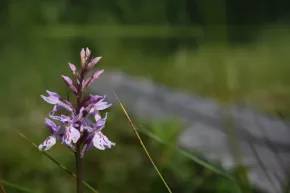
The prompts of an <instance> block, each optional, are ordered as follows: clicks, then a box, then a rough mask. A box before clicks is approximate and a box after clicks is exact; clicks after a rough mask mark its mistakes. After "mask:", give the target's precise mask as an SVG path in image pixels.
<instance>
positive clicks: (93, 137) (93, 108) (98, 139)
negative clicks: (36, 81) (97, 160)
mask: <svg viewBox="0 0 290 193" xmlns="http://www.w3.org/2000/svg"><path fill="white" fill-rule="evenodd" d="M80 55H81V71H80V72H79V71H78V70H77V68H76V67H75V65H74V64H71V63H69V68H70V70H71V72H72V73H73V76H74V78H73V79H71V78H69V77H68V76H62V77H63V79H64V82H65V83H66V84H67V85H68V87H69V88H70V89H71V90H72V91H73V93H74V95H75V97H76V104H73V103H71V102H70V101H69V100H66V99H64V98H62V97H60V95H58V94H57V93H55V92H51V91H48V90H47V91H46V92H47V96H43V95H41V97H42V98H43V99H44V100H45V101H46V102H47V103H49V104H52V105H53V108H52V110H51V112H50V113H49V117H50V119H49V118H45V125H46V126H47V127H48V128H49V129H50V131H51V135H50V136H49V137H48V138H47V139H46V140H45V141H44V142H43V143H42V144H40V145H39V149H40V150H44V151H46V150H48V149H50V148H51V147H52V146H53V145H55V144H56V141H60V142H61V143H62V144H65V145H66V146H67V147H69V148H70V149H71V150H73V151H74V152H81V153H80V157H83V155H84V153H85V152H86V151H88V150H89V149H90V148H91V147H93V146H95V147H96V148H98V149H100V150H104V149H106V148H111V147H112V146H115V143H113V142H111V141H110V140H109V139H108V138H107V137H106V136H105V135H104V134H103V133H102V129H103V128H104V127H105V124H106V119H107V113H106V114H105V116H104V117H103V118H102V116H101V113H100V111H102V110H105V109H107V108H109V107H110V106H111V104H110V103H108V102H106V101H105V99H106V96H99V95H89V96H85V91H86V89H87V88H88V87H89V86H90V85H91V84H92V83H93V82H94V80H96V79H98V78H99V76H100V75H101V74H102V73H103V72H104V70H100V71H96V72H94V73H92V75H91V76H89V77H88V78H86V77H87V75H88V73H89V72H90V71H91V70H92V68H93V67H94V66H95V64H96V63H97V62H98V61H99V60H100V59H101V57H96V58H93V57H91V51H90V50H89V49H88V48H87V49H86V51H85V50H84V49H82V50H81V53H80Z"/></svg>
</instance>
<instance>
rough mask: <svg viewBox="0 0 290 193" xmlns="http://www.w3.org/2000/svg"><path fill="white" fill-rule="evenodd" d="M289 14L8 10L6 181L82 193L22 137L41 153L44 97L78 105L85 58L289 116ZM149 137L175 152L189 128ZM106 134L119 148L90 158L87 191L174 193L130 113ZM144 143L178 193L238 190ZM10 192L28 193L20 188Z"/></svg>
mask: <svg viewBox="0 0 290 193" xmlns="http://www.w3.org/2000/svg"><path fill="white" fill-rule="evenodd" d="M205 2H208V3H205ZM289 4H290V3H288V2H286V1H282V0H279V1H275V3H274V2H272V1H263V4H261V3H258V2H252V1H249V0H247V1H245V0H244V1H238V0H236V1H230V2H226V1H222V0H212V1H201V0H195V1H194V0H179V1H174V0H160V1H153V0H147V1H135V0H118V1H117V0H114V1H93V0H89V1H84V2H83V1H76V0H73V1H64V0H57V1H51V0H49V1H48V0H42V1H40V0H31V1H16V0H3V1H1V3H0V15H1V17H0V23H1V30H0V42H1V43H0V73H1V76H0V80H1V81H0V88H1V98H0V99H1V101H2V102H1V106H0V109H1V110H0V123H1V130H0V132H1V134H0V141H1V147H0V158H1V159H0V179H2V180H6V181H9V182H12V183H15V184H18V185H21V186H24V187H27V188H29V189H31V190H33V191H35V192H74V191H75V179H73V177H71V176H69V175H67V174H66V173H65V172H63V171H62V170H61V169H59V168H58V166H57V165H55V164H54V163H52V162H51V161H50V160H49V159H47V158H46V157H45V156H43V155H42V154H41V153H39V152H38V151H37V150H36V149H35V148H34V147H32V146H31V144H29V143H27V142H26V141H25V140H23V139H22V138H20V137H19V136H18V135H17V134H16V132H15V129H18V130H20V131H22V132H23V133H25V134H26V135H27V136H28V137H29V138H30V139H31V140H33V141H35V142H36V143H40V142H42V141H43V140H44V139H45V136H46V135H47V134H48V130H47V129H46V128H44V125H43V120H44V117H46V116H47V113H48V112H49V110H50V106H49V105H46V104H45V103H44V102H43V101H42V99H41V98H40V97H39V95H40V94H43V93H44V92H45V89H48V90H52V91H56V92H59V93H60V94H62V95H66V88H65V86H64V84H63V81H62V80H61V78H60V75H61V74H69V70H68V68H67V63H68V62H72V63H75V64H78V61H79V51H80V48H82V47H89V48H91V50H92V52H93V54H94V55H101V56H103V59H102V61H101V62H100V63H99V65H98V66H97V68H104V69H105V70H108V71H109V70H121V71H125V72H128V73H130V74H132V75H136V76H146V77H148V78H151V79H153V80H154V81H155V82H156V83H160V84H164V85H168V86H171V87H175V88H179V89H181V90H184V91H187V92H191V93H193V94H198V95H201V96H206V97H214V98H216V99H218V100H220V101H223V102H231V101H239V102H247V103H252V104H255V105H258V106H259V107H260V108H261V109H262V110H264V111H266V112H268V113H279V114H280V115H282V116H284V117H285V116H286V117H287V114H288V112H289V110H288V109H289V107H290V103H289V101H288V100H287V99H288V98H289V92H288V89H289V75H288V74H289V71H290V65H289V64H290V55H289V54H288V52H289V50H290V49H289V48H290V44H289V41H290V36H289V29H290V28H289V27H288V26H287V22H288V19H289V16H290V14H289V13H288V12H287V8H286V7H287V6H289ZM132 117H134V115H132ZM148 129H151V131H152V132H153V133H155V134H156V135H158V136H159V137H162V138H163V139H165V140H166V141H167V142H169V143H170V144H173V145H174V144H175V142H176V137H177V133H178V131H180V129H182V128H181V127H180V126H179V125H178V124H175V123H174V124H173V123H171V122H169V123H164V124H163V123H162V124H159V123H156V125H151V126H149V127H148ZM104 132H105V133H106V134H107V135H108V136H110V139H111V140H112V141H114V142H116V143H117V146H116V147H115V148H113V149H112V150H109V151H98V150H92V151H90V152H89V153H88V155H87V156H86V158H85V167H84V168H85V171H84V174H85V180H86V181H87V182H89V183H90V184H92V186H94V187H95V188H96V189H97V190H99V191H100V192H110V193H113V192H121V193H122V192H126V193H128V192H132V193H133V192H139V193H142V192H166V189H165V187H164V186H163V184H162V182H161V180H160V179H159V177H158V175H157V174H156V172H155V171H154V169H153V167H152V165H151V164H150V162H149V161H148V159H147V157H146V156H145V154H144V152H143V150H142V148H141V146H140V145H139V142H138V140H137V138H136V137H135V134H134V132H133V131H132V129H131V128H130V126H129V124H128V123H127V121H126V119H125V118H124V115H123V114H122V112H121V111H120V110H119V107H113V108H112V109H111V113H110V114H109V119H108V126H107V128H106V129H105V131H104ZM143 137H144V139H145V144H146V145H147V146H148V149H149V150H150V152H152V156H153V158H154V160H155V161H156V163H157V165H158V166H159V167H160V169H161V172H162V173H163V175H164V177H165V179H166V180H167V182H168V184H169V186H170V187H171V188H172V191H173V192H178V193H180V192H184V193H190V192H210V193H212V192H217V193H227V192H228V193H232V192H235V191H234V190H235V185H234V183H233V182H232V181H229V180H227V179H226V178H224V177H222V176H220V175H218V174H216V173H214V172H212V171H210V170H208V169H206V168H204V167H202V166H200V165H198V164H196V163H195V162H194V161H193V160H191V159H189V158H188V157H186V156H184V155H181V154H179V153H178V152H176V151H175V150H173V149H172V148H171V147H168V146H164V145H161V144H159V143H157V141H156V140H154V139H152V138H150V137H146V136H145V135H144V136H143ZM50 153H51V154H52V155H53V156H54V157H55V158H56V159H57V160H58V161H59V162H61V163H63V164H64V165H66V166H67V167H68V168H70V169H71V170H74V159H73V155H72V154H71V152H70V151H68V150H67V149H66V148H65V147H63V146H61V145H57V146H55V147H53V148H52V150H50ZM192 155H193V156H194V155H195V154H194V153H192ZM217 165H218V164H217ZM245 189H247V191H248V187H247V188H245ZM6 190H7V192H8V193H11V192H21V191H18V190H16V189H14V188H9V187H8V186H6ZM86 192H89V190H87V191H86Z"/></svg>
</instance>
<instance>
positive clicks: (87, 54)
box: [86, 48, 91, 60]
mask: <svg viewBox="0 0 290 193" xmlns="http://www.w3.org/2000/svg"><path fill="white" fill-rule="evenodd" d="M90 57H91V50H90V49H89V48H86V60H88V59H89V58H90Z"/></svg>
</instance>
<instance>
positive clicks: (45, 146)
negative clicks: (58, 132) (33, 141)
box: [38, 135, 56, 151]
mask: <svg viewBox="0 0 290 193" xmlns="http://www.w3.org/2000/svg"><path fill="white" fill-rule="evenodd" d="M55 143H56V138H55V136H53V135H51V136H49V137H48V138H47V139H46V140H45V141H44V142H43V143H42V144H40V145H39V146H38V149H39V150H44V151H47V150H49V149H50V148H51V147H52V146H54V145H55Z"/></svg>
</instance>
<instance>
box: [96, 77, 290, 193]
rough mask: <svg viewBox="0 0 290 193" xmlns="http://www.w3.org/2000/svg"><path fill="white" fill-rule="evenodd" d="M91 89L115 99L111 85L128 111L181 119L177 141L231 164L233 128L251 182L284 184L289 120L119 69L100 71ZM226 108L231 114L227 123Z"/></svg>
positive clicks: (274, 189)
mask: <svg viewBox="0 0 290 193" xmlns="http://www.w3.org/2000/svg"><path fill="white" fill-rule="evenodd" d="M92 89H93V91H94V92H95V93H97V94H98V93H102V94H106V95H107V97H108V100H109V101H110V102H113V103H114V104H115V105H118V104H117V103H116V99H115V97H114V95H113V92H112V90H115V92H116V93H117V94H118V97H119V98H120V100H121V101H122V103H123V104H124V105H125V106H126V108H127V110H128V111H129V113H131V114H134V116H137V117H138V118H140V119H141V120H144V121H146V122H153V121H154V120H159V121H160V120H169V119H171V118H175V119H179V120H180V121H181V122H182V123H184V126H185V127H184V128H185V129H184V130H183V131H182V132H181V135H180V136H179V144H178V145H179V146H181V147H183V148H186V149H197V150H202V151H204V152H206V153H205V155H204V156H205V157H206V158H207V159H208V160H220V161H221V162H222V165H223V166H224V167H226V168H232V167H234V166H235V162H234V160H233V158H232V154H231V153H230V148H229V147H230V146H231V145H230V144H229V136H228V133H229V132H228V130H227V129H235V133H237V136H236V137H237V138H238V143H237V144H238V146H239V148H240V149H239V150H237V151H240V154H241V155H242V158H243V163H244V164H245V165H246V166H247V167H249V176H250V180H251V182H252V183H253V184H255V185H256V186H257V187H259V188H260V189H262V190H264V191H266V192H270V193H280V192H282V190H281V183H282V185H283V186H285V183H286V179H287V171H288V168H287V167H288V165H289V163H290V124H289V123H285V122H283V121H281V120H279V119H278V118H275V117H270V116H264V115H262V114H259V113H258V112H257V111H255V110H254V109H250V108H246V107H243V106H241V105H240V106H238V105H236V106H234V105H232V106H228V107H223V106H221V105H219V104H218V103H217V102H215V101H214V100H211V99H206V98H201V97H198V96H191V95H188V94H186V93H183V92H180V91H178V90H175V89H171V88H166V87H163V86H159V85H155V84H154V83H153V82H151V81H150V80H147V79H142V78H134V77H130V76H128V75H127V74H124V73H121V72H106V73H104V74H103V75H102V76H101V78H100V79H99V80H98V81H96V83H95V84H94V85H93V86H92ZM226 113H227V114H228V115H230V119H229V120H230V121H231V125H232V126H231V127H230V128H227V127H229V124H228V123H227V122H226V119H225V116H224V115H225V114H226ZM164 132H166V128H165V131H164Z"/></svg>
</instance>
